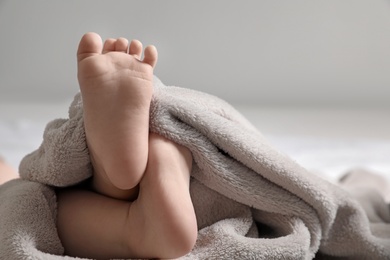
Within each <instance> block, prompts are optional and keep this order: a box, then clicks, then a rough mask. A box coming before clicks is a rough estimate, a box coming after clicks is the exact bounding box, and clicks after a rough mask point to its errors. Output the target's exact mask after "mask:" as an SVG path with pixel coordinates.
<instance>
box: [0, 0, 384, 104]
mask: <svg viewBox="0 0 390 260" xmlns="http://www.w3.org/2000/svg"><path fill="white" fill-rule="evenodd" d="M88 31H95V32H97V33H99V34H101V35H102V37H103V38H107V37H120V36H123V37H127V38H129V39H133V38H136V39H139V40H141V41H142V42H143V43H144V44H154V45H156V46H157V48H158V50H159V54H160V60H159V63H158V66H157V68H156V70H155V73H156V75H157V76H158V77H160V78H161V80H162V81H163V82H165V83H166V84H167V85H178V86H183V87H186V88H192V89H197V90H201V91H205V92H208V93H211V94H215V95H217V96H220V97H222V98H224V99H226V100H227V101H229V102H232V103H246V104H261V105H264V106H313V105H314V106H352V107H359V106H363V107H378V106H389V103H390V102H389V97H390V87H389V86H390V76H389V69H390V4H389V1H387V0H370V1H368V0H344V1H338V0H321V1H309V0H296V1H272V0H268V1H259V0H247V1H225V0H214V1H205V0H198V1H178V0H176V1H172V0H168V1H150V0H147V1H128V0H122V1H96V0H88V1H78V0H67V1H19V0H2V1H1V2H0V37H1V41H0V46H1V48H0V88H1V92H0V102H1V101H3V102H4V101H61V100H63V99H69V98H71V97H72V96H73V95H74V93H75V92H76V91H77V90H78V87H77V81H76V61H75V52H76V49H77V44H78V41H79V39H80V37H81V36H82V35H83V33H85V32H88Z"/></svg>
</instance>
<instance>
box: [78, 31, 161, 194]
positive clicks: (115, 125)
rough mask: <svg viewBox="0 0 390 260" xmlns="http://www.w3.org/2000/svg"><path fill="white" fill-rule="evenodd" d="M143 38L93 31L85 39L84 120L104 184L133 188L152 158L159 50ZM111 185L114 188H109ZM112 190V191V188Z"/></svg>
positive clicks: (81, 58) (81, 57) (81, 55)
mask: <svg viewBox="0 0 390 260" xmlns="http://www.w3.org/2000/svg"><path fill="white" fill-rule="evenodd" d="M141 53H142V44H141V43H140V42H139V41H132V42H131V43H130V46H129V44H128V41H127V39H124V38H119V39H108V40H106V41H105V43H104V45H103V44H102V40H101V38H100V36H99V35H97V34H94V33H87V34H85V35H84V36H83V38H82V39H81V41H80V44H79V48H78V52H77V58H78V80H79V84H80V90H81V94H82V98H83V106H84V124H85V131H86V137H87V143H88V148H89V150H90V154H91V160H92V164H93V166H94V170H95V173H94V174H95V175H94V179H96V183H95V184H96V185H97V186H98V187H97V188H98V189H102V190H103V191H102V192H103V193H105V191H104V190H105V189H106V188H107V187H110V185H113V188H115V187H116V188H119V189H121V190H128V189H132V188H133V187H135V186H136V185H137V184H138V183H139V181H140V179H141V178H142V175H143V173H144V171H145V168H146V164H147V158H148V136H149V107H150V102H151V98H152V93H153V86H152V81H153V68H154V66H155V65H156V62H157V50H156V48H155V47H154V46H148V47H146V48H145V51H144V58H143V60H141V59H140V58H141ZM107 189H108V188H107ZM107 192H108V193H110V192H109V191H107Z"/></svg>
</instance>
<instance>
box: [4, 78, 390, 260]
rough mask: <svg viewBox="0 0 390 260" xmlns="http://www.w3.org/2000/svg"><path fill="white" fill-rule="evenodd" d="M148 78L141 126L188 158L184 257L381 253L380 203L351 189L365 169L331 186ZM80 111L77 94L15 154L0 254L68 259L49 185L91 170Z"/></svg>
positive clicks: (231, 118) (217, 105)
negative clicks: (27, 148)
mask: <svg viewBox="0 0 390 260" xmlns="http://www.w3.org/2000/svg"><path fill="white" fill-rule="evenodd" d="M154 85H155V86H154V87H155V92H154V97H153V101H152V105H151V114H150V130H151V131H153V132H156V133H158V134H161V135H163V136H165V137H167V138H169V139H171V140H173V141H175V142H177V143H180V144H182V145H184V146H186V147H188V148H189V149H190V150H191V152H192V154H193V158H194V167H193V172H192V180H191V188H190V189H191V196H192V199H193V203H194V207H195V211H196V215H197V220H198V225H199V235H198V240H197V243H196V246H195V248H194V249H193V250H192V252H191V253H190V254H188V255H187V256H184V257H183V259H312V258H315V257H318V258H325V259H329V258H331V257H335V258H337V257H341V258H346V259H390V224H389V223H390V213H389V207H388V206H387V205H386V203H385V202H384V201H383V200H381V198H382V197H381V196H379V195H378V194H376V193H375V191H372V190H367V191H366V192H364V193H362V192H361V191H362V189H361V188H356V187H358V185H357V184H356V183H359V185H360V184H361V183H364V181H365V180H364V178H368V177H367V176H369V175H368V173H366V174H364V175H362V176H363V177H362V178H361V181H360V182H359V181H357V182H356V181H355V182H348V181H347V180H348V178H347V179H345V180H344V182H343V184H342V185H335V184H331V183H329V182H327V181H325V180H324V179H322V178H320V177H318V176H316V175H314V174H311V173H309V172H307V171H306V170H305V169H304V168H302V167H300V166H299V165H298V164H297V163H295V162H294V161H292V160H291V159H290V158H289V157H287V156H285V155H283V154H282V153H280V152H278V151H276V150H275V149H274V148H272V146H271V145H270V144H269V143H268V142H267V140H266V139H265V138H264V137H263V136H262V135H261V134H260V133H259V132H258V131H257V129H256V128H255V127H253V126H252V125H251V124H250V123H249V122H248V121H247V120H246V119H245V118H244V117H242V116H241V115H240V114H239V113H238V112H237V111H236V110H235V109H234V108H232V107H231V106H230V105H229V104H227V103H226V102H224V101H222V100H220V99H218V98H216V97H214V96H210V95H207V94H204V93H200V92H196V91H193V90H188V89H183V88H179V87H166V86H164V85H163V84H162V83H161V82H160V81H159V80H158V79H157V78H155V82H154ZM82 115H83V111H82V103H81V98H80V95H79V94H78V95H76V97H75V100H74V101H73V103H72V104H71V106H70V109H69V118H68V119H57V120H54V121H52V122H51V123H49V124H48V125H47V127H46V130H45V133H44V138H43V142H42V145H41V146H40V147H39V148H38V149H37V150H36V151H34V152H32V153H31V154H29V155H27V156H26V157H25V158H24V159H23V161H22V163H21V165H20V174H21V176H22V178H23V179H24V180H16V181H12V182H10V183H7V184H5V185H3V186H0V212H1V218H0V230H1V234H0V259H57V258H58V259H64V258H68V257H65V256H61V255H62V254H63V247H62V245H61V242H60V240H59V239H58V235H57V233H56V229H55V220H56V201H55V198H56V197H55V192H54V188H53V187H66V186H71V185H74V184H77V183H79V182H80V181H82V180H85V179H87V178H89V177H90V176H91V174H92V169H91V165H90V161H89V154H88V148H87V145H86V142H85V133H84V128H83V117H82ZM350 176H353V173H351V174H350ZM350 179H351V178H349V180H350ZM341 186H344V188H341ZM359 187H360V186H359ZM21 223H23V224H21ZM161 235H164V234H161ZM68 259H73V258H68Z"/></svg>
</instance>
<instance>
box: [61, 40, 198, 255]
mask: <svg viewBox="0 0 390 260" xmlns="http://www.w3.org/2000/svg"><path fill="white" fill-rule="evenodd" d="M142 51H143V47H142V44H141V43H140V42H139V41H136V40H134V41H132V42H131V43H130V44H129V42H128V40H127V39H124V38H119V39H107V40H106V41H105V42H104V44H103V42H102V40H101V38H100V36H99V35H97V34H95V33H87V34H85V35H84V36H83V37H82V39H81V41H80V44H79V47H78V52H77V60H78V80H79V84H80V91H81V95H82V99H83V106H84V126H85V132H86V138H87V144H88V148H89V152H90V157H91V162H92V165H93V169H94V175H93V178H92V180H91V189H87V188H83V187H74V188H66V189H61V190H59V191H58V193H57V195H58V216H57V228H58V233H59V236H60V239H61V241H62V244H63V246H64V248H65V254H66V255H69V256H77V257H87V258H95V259H108V258H177V257H180V256H183V255H185V254H187V253H188V252H190V251H191V249H192V248H193V246H194V244H195V241H196V238H197V223H196V216H195V212H194V208H193V205H192V201H191V197H190V193H189V180H190V171H191V166H192V155H191V152H190V151H189V150H188V149H187V148H185V147H183V146H180V145H178V144H176V143H173V142H171V141H169V140H167V139H165V138H163V137H162V136H159V135H157V134H153V133H149V108H150V102H151V99H152V94H153V86H152V80H153V68H154V67H155V65H156V62H157V50H156V48H155V47H154V46H148V47H146V48H145V50H144V57H143V59H141V55H142Z"/></svg>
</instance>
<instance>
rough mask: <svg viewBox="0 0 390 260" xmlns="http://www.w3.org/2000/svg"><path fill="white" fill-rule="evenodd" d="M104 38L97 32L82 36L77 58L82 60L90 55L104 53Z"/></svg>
mask: <svg viewBox="0 0 390 260" xmlns="http://www.w3.org/2000/svg"><path fill="white" fill-rule="evenodd" d="M102 47H103V43H102V38H101V37H100V35H99V34H97V33H92V32H90V33H86V34H84V36H83V37H82V38H81V40H80V43H79V48H78V50H77V60H78V61H81V60H83V59H85V58H87V57H89V56H92V55H96V54H100V53H102Z"/></svg>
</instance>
